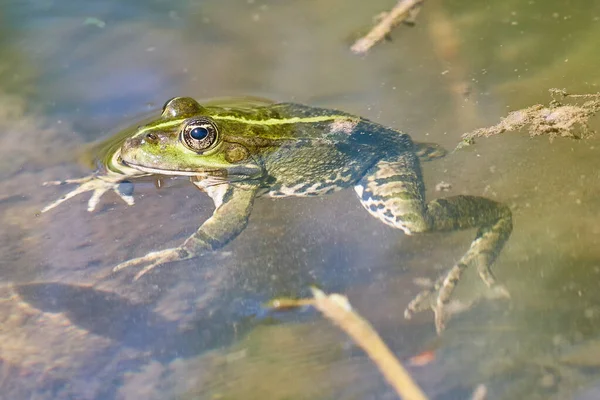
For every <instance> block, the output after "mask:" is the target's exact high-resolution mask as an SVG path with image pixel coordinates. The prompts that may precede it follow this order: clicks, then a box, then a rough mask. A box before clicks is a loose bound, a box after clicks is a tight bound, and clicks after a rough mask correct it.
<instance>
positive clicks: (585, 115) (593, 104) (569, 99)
mask: <svg viewBox="0 0 600 400" xmlns="http://www.w3.org/2000/svg"><path fill="white" fill-rule="evenodd" d="M549 92H550V94H551V95H552V97H553V99H552V101H550V102H549V103H548V105H542V104H536V105H533V106H531V107H527V108H523V109H520V110H516V111H511V112H510V113H509V114H508V115H507V116H506V117H504V118H503V119H502V120H501V121H500V122H499V123H498V124H496V125H493V126H490V127H486V128H479V129H476V130H474V131H471V132H468V133H465V134H464V135H462V141H461V143H460V144H459V145H458V146H457V147H456V149H457V150H458V149H460V148H462V147H465V146H469V145H472V144H474V143H475V138H480V137H490V136H494V135H499V134H501V133H504V132H507V131H516V130H519V129H522V128H525V127H528V129H529V135H530V136H532V137H533V136H540V135H547V136H549V137H550V139H551V140H552V139H554V138H555V137H559V136H560V137H567V138H571V139H584V138H587V137H590V136H592V135H593V134H594V131H593V130H592V129H591V128H590V127H589V125H588V120H589V119H590V117H592V116H594V115H595V114H596V113H597V112H598V111H600V93H592V94H569V93H567V91H566V90H565V89H549ZM582 101H583V103H581V102H582Z"/></svg>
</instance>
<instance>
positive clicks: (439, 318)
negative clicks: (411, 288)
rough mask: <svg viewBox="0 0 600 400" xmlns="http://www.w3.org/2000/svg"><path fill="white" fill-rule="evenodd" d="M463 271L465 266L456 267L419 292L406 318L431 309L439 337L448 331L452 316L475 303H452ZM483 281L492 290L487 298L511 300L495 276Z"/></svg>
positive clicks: (406, 313)
mask: <svg viewBox="0 0 600 400" xmlns="http://www.w3.org/2000/svg"><path fill="white" fill-rule="evenodd" d="M463 269H465V265H464V264H460V263H459V264H457V265H455V266H454V267H453V268H452V269H450V271H448V273H447V274H446V275H445V276H442V277H440V278H438V280H437V281H436V282H435V283H434V284H433V285H431V286H430V287H427V288H425V289H423V290H422V291H421V292H419V293H418V294H417V295H416V296H415V297H414V298H413V299H412V300H411V301H410V303H408V306H407V307H406V309H405V310H404V318H406V319H411V318H412V316H413V314H415V313H418V312H422V311H426V310H429V309H430V310H432V311H433V313H434V315H435V318H434V321H435V329H436V331H437V333H438V335H439V334H441V333H442V332H443V331H444V330H445V329H446V323H447V322H448V320H449V319H450V317H451V316H452V315H454V314H457V313H460V312H463V311H466V310H467V309H469V308H471V306H472V305H473V303H474V301H469V302H461V301H458V300H454V301H452V302H451V297H452V293H453V291H454V287H455V286H456V284H457V283H458V280H459V279H460V275H461V274H462V272H463ZM482 280H483V281H484V282H485V283H486V285H487V286H488V288H489V289H490V291H489V293H488V294H487V296H486V297H490V298H504V299H509V298H510V293H509V291H508V289H506V287H505V286H504V285H501V284H498V283H497V282H496V280H495V278H494V277H493V276H491V275H489V276H486V277H485V279H483V278H482Z"/></svg>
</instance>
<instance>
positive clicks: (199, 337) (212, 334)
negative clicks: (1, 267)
mask: <svg viewBox="0 0 600 400" xmlns="http://www.w3.org/2000/svg"><path fill="white" fill-rule="evenodd" d="M15 290H16V292H17V293H18V294H19V295H20V296H21V298H22V300H23V301H25V302H26V303H28V304H29V305H31V306H32V307H34V308H36V309H38V310H40V311H42V312H46V313H64V314H65V316H66V317H67V318H68V319H69V320H70V321H71V322H72V323H73V324H74V325H76V326H78V327H80V328H83V329H85V330H87V331H89V332H90V333H93V334H96V335H99V336H102V337H106V338H109V339H111V340H113V341H115V342H116V343H118V344H121V345H123V346H126V347H130V348H134V349H137V350H140V351H143V352H148V351H149V352H150V353H151V355H152V358H154V359H156V360H157V361H160V362H169V361H171V360H172V359H174V358H176V357H184V358H187V357H192V356H194V355H197V354H200V353H201V352H204V351H206V350H209V349H211V348H214V347H216V346H222V345H224V344H228V343H230V342H231V341H232V340H233V339H234V337H235V336H236V335H237V334H239V333H240V332H247V331H248V329H250V328H251V327H252V326H254V325H255V324H256V323H257V319H256V318H254V317H239V318H237V320H236V321H231V319H232V317H231V316H229V317H228V316H227V310H220V311H219V310H217V311H216V312H211V313H210V315H209V316H207V318H201V319H199V320H197V321H195V322H194V323H193V324H188V325H187V326H186V328H183V329H182V328H181V327H180V326H179V324H178V322H177V321H170V320H168V319H166V318H164V317H162V316H161V315H160V314H158V313H156V312H154V311H153V310H152V308H153V306H154V305H153V304H136V303H133V302H131V301H129V300H128V299H126V298H123V297H121V296H119V295H117V294H115V293H112V292H108V291H104V290H98V289H95V288H94V287H91V286H77V285H69V284H62V283H55V282H51V283H28V284H21V285H15ZM240 319H241V320H240Z"/></svg>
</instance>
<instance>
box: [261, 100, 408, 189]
mask: <svg viewBox="0 0 600 400" xmlns="http://www.w3.org/2000/svg"><path fill="white" fill-rule="evenodd" d="M270 109H271V111H272V112H275V113H276V114H277V115H278V118H279V120H280V121H281V122H282V123H283V122H287V123H288V124H289V126H288V129H286V132H287V135H288V137H289V138H290V139H292V140H288V141H286V142H285V144H282V145H281V146H279V147H278V148H277V149H276V150H275V151H273V152H272V153H270V154H268V155H266V156H265V157H264V160H263V161H264V164H265V167H266V169H267V171H268V173H269V176H270V177H271V181H272V182H273V183H272V184H271V185H270V188H269V194H270V195H271V196H272V197H285V196H319V195H323V194H329V193H332V192H334V191H337V190H341V189H344V188H346V187H351V186H353V185H354V184H355V183H356V182H357V181H358V180H359V179H360V178H361V177H362V176H363V175H364V174H365V172H366V171H367V170H368V169H369V168H370V167H372V166H373V165H374V164H375V163H376V162H377V161H379V160H381V159H382V158H386V157H394V156H395V155H398V156H399V155H400V154H402V153H404V152H407V151H413V143H412V141H411V139H410V136H408V135H407V134H404V133H401V132H398V131H395V130H393V129H389V128H386V127H384V126H382V125H379V124H377V123H374V122H372V121H369V120H367V119H364V118H360V117H357V116H354V115H351V114H348V113H344V112H341V111H337V110H330V109H324V108H316V107H309V106H305V105H302V104H295V103H279V104H274V105H272V106H270Z"/></svg>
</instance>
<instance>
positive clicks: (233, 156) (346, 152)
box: [43, 97, 512, 332]
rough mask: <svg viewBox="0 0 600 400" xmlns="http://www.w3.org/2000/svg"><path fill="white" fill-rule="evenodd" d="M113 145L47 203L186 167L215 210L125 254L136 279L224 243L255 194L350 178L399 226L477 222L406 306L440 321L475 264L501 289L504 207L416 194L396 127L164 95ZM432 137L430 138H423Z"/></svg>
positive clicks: (375, 210)
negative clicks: (88, 172)
mask: <svg viewBox="0 0 600 400" xmlns="http://www.w3.org/2000/svg"><path fill="white" fill-rule="evenodd" d="M121 143H122V145H121V146H120V147H119V146H113V147H114V148H113V149H112V150H111V153H110V154H108V155H107V157H105V158H106V161H105V164H106V165H105V167H106V168H105V169H106V171H105V172H104V173H103V174H97V175H93V176H90V177H87V178H82V179H74V180H67V181H63V183H64V182H67V183H79V184H80V186H79V187H78V188H77V189H75V190H73V191H72V192H70V193H69V194H67V195H66V196H63V198H61V199H60V200H58V201H56V202H54V203H52V204H50V205H49V206H47V207H46V208H45V209H44V210H43V211H47V210H49V209H51V208H53V207H55V206H56V205H58V204H60V203H61V202H62V201H65V200H66V199H68V198H71V197H73V196H75V195H77V194H79V193H82V192H86V191H92V192H93V195H92V198H91V199H90V202H89V203H88V204H89V207H88V209H89V210H93V209H94V207H95V205H96V203H97V202H98V199H99V198H100V196H101V195H102V194H103V193H104V192H106V191H107V190H111V189H112V190H114V191H115V192H116V193H118V194H120V195H121V197H123V199H124V200H126V201H127V202H128V203H129V204H131V203H133V198H132V197H131V196H128V195H124V194H123V193H121V192H120V191H119V190H118V188H117V187H118V185H119V184H120V183H121V182H123V181H126V180H128V179H131V178H136V177H141V176H148V175H153V174H160V175H173V176H189V177H190V180H191V182H192V183H193V184H194V185H196V186H197V187H198V188H199V189H200V190H202V191H204V192H206V193H207V194H208V195H209V196H210V197H211V198H212V200H213V202H214V206H215V210H214V212H213V214H212V216H211V217H210V218H208V219H207V220H206V221H205V222H204V223H203V224H202V225H201V226H200V228H199V229H198V230H197V231H196V233H194V234H193V235H192V236H190V237H189V238H188V239H187V240H185V242H183V243H182V244H181V245H180V246H179V247H176V248H171V249H164V250H159V251H153V252H151V253H148V254H146V255H145V256H143V257H138V258H134V259H132V260H129V261H125V262H123V263H121V264H119V265H118V266H116V267H115V270H121V269H123V268H128V267H133V266H139V267H142V269H141V271H140V272H139V273H138V274H137V275H136V279H137V278H139V277H140V276H142V275H143V274H144V273H146V272H148V271H149V270H151V269H152V268H154V267H156V266H159V265H161V264H164V263H169V262H173V261H178V260H186V259H189V258H192V257H197V256H199V255H201V254H203V253H205V252H209V251H213V250H216V249H219V248H221V247H222V246H224V245H225V244H226V243H227V242H229V241H230V240H232V239H233V238H234V237H236V236H237V235H238V234H239V233H240V232H241V231H242V230H243V229H244V227H245V226H246V224H247V222H248V217H249V215H250V212H251V210H252V204H253V202H254V199H255V198H256V197H260V196H270V197H289V196H320V195H325V194H329V193H333V192H335V191H338V190H342V189H346V188H353V189H354V191H355V192H356V195H357V196H358V200H359V201H360V202H361V204H362V205H363V206H364V207H365V209H366V210H367V211H368V212H369V213H370V214H371V215H372V216H373V217H375V218H377V219H378V220H380V221H381V222H383V223H384V224H387V225H389V226H391V227H394V228H397V229H400V230H402V231H403V232H404V233H406V234H407V235H412V234H416V233H423V232H435V231H452V230H457V229H467V228H477V234H476V238H475V240H474V241H473V242H472V243H471V246H470V248H469V249H468V251H467V252H466V253H465V254H464V256H463V257H462V258H461V259H460V260H459V261H458V262H457V263H456V264H455V265H454V266H453V267H452V268H451V269H450V270H449V271H448V272H447V273H446V275H445V276H442V277H441V278H440V279H439V280H438V281H437V282H436V284H435V285H434V286H433V287H432V288H431V289H429V290H425V291H423V292H421V293H420V294H419V295H418V296H417V297H416V298H415V299H414V300H413V301H411V302H410V304H409V305H408V307H407V309H406V312H405V315H406V316H407V317H409V316H410V315H411V314H412V313H413V312H416V311H422V310H425V309H429V308H431V309H433V311H434V312H435V323H436V327H437V330H438V332H441V331H442V330H443V329H444V326H445V322H446V320H447V317H448V313H447V312H445V305H447V303H448V302H449V301H450V299H451V295H452V292H453V290H454V287H455V286H456V284H457V282H458V280H459V279H460V276H461V274H462V272H463V271H464V270H465V269H466V268H468V267H475V268H476V269H477V271H478V273H479V276H480V277H481V279H482V280H483V281H484V282H485V283H486V285H487V286H488V287H490V288H493V289H494V290H498V291H499V293H503V294H507V292H506V291H505V290H504V289H503V287H502V286H501V285H498V284H497V283H496V280H495V278H494V276H493V274H492V272H491V269H490V266H491V264H492V263H493V262H494V259H495V258H496V256H497V255H498V253H499V252H500V250H501V248H502V246H503V245H504V243H505V241H506V240H507V239H508V237H509V235H510V233H511V230H512V217H511V212H510V209H509V208H508V207H507V206H505V205H503V204H501V203H497V202H495V201H492V200H489V199H486V198H482V197H475V196H452V197H446V198H441V199H436V200H432V201H430V202H426V201H425V188H424V184H423V179H422V175H421V167H420V164H419V156H418V152H419V151H421V150H427V149H428V146H427V145H420V144H414V143H413V142H412V140H411V138H410V137H409V136H408V135H407V134H404V133H402V132H399V131H397V130H393V129H390V128H386V127H384V126H382V125H379V124H376V123H374V122H371V121H369V120H366V119H363V118H359V117H356V116H353V115H350V114H346V113H343V112H339V111H334V110H329V109H322V108H315V107H308V106H304V105H300V104H291V103H280V104H269V103H265V104H261V105H256V106H247V107H242V106H240V107H234V106H232V107H223V106H210V105H204V106H202V105H200V104H199V103H198V102H196V101H195V100H194V99H191V98H186V97H178V98H174V99H171V100H169V101H168V102H167V103H166V104H165V106H164V108H163V111H162V114H161V115H160V117H158V118H157V119H155V120H152V121H151V122H149V123H147V124H145V125H142V126H139V127H137V128H136V129H134V130H133V131H131V132H130V133H129V134H127V136H126V137H124V138H123V140H121V142H120V143H119V144H121ZM429 148H431V147H429Z"/></svg>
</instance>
